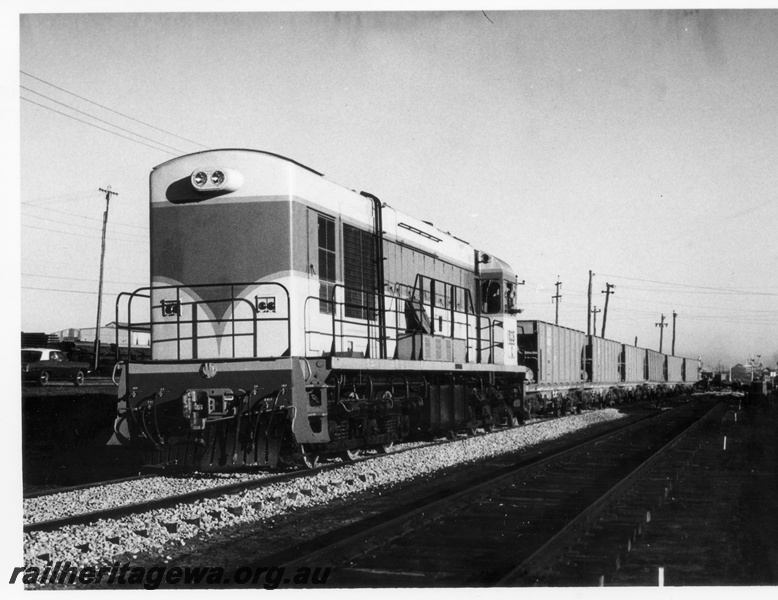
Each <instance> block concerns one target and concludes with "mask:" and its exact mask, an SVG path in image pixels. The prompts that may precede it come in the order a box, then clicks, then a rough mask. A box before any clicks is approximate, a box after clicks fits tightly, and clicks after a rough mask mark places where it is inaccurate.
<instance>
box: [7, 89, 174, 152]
mask: <svg viewBox="0 0 778 600" xmlns="http://www.w3.org/2000/svg"><path fill="white" fill-rule="evenodd" d="M19 87H20V88H22V89H23V90H26V91H28V92H32V93H33V94H36V95H38V96H41V97H43V98H46V100H50V101H51V102H54V103H55V104H59V105H60V106H64V107H65V108H69V109H70V110H74V111H76V112H77V113H80V114H82V115H86V116H87V117H89V118H91V119H94V120H95V121H99V122H100V123H105V124H106V125H110V126H111V127H116V129H119V130H120V131H125V132H127V133H129V134H130V135H134V136H137V137H139V138H141V139H144V140H147V141H149V142H152V143H153V144H159V145H160V146H165V147H166V148H170V149H171V150H175V151H176V152H179V153H181V154H186V152H185V151H184V150H180V149H179V148H176V147H174V146H170V145H169V144H164V143H162V142H159V141H157V140H152V139H151V138H148V137H146V136H145V135H141V134H139V133H135V132H134V131H131V130H129V129H125V128H124V127H121V126H119V125H116V124H115V123H111V122H110V121H106V120H105V119H101V118H100V117H96V116H94V115H92V114H90V113H88V112H84V111H83V110H79V109H78V108H74V107H72V106H70V105H69V104H65V103H64V102H60V101H59V100H55V99H54V98H50V97H49V96H46V95H45V94H41V93H40V92H36V91H35V90H31V89H30V88H28V87H24V86H23V85H20V86H19Z"/></svg>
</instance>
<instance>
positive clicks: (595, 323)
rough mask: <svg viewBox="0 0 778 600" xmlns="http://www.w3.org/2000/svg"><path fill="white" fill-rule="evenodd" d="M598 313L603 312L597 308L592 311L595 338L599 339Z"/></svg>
mask: <svg viewBox="0 0 778 600" xmlns="http://www.w3.org/2000/svg"><path fill="white" fill-rule="evenodd" d="M598 312H602V310H601V309H599V308H597V307H596V306H595V307H594V308H593V309H592V314H593V315H594V336H595V337H597V313H598Z"/></svg>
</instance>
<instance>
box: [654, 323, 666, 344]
mask: <svg viewBox="0 0 778 600" xmlns="http://www.w3.org/2000/svg"><path fill="white" fill-rule="evenodd" d="M654 325H655V326H656V327H659V351H660V352H661V351H662V339H663V337H664V332H665V327H667V323H665V316H664V315H662V318H661V320H660V321H659V323H654Z"/></svg>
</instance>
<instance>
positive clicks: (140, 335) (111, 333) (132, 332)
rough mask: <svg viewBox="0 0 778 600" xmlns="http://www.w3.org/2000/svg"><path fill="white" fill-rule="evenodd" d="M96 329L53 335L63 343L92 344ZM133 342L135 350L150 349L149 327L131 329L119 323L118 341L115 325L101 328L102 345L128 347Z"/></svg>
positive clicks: (90, 328)
mask: <svg viewBox="0 0 778 600" xmlns="http://www.w3.org/2000/svg"><path fill="white" fill-rule="evenodd" d="M96 331H97V329H96V328H94V327H85V328H83V329H63V330H62V331H57V332H55V333H54V334H53V335H57V336H59V339H60V341H63V342H92V343H94V341H95V332H96ZM129 341H132V347H133V348H148V347H150V346H151V332H150V331H149V329H148V328H147V327H145V328H144V327H138V326H133V327H132V329H129V328H128V327H127V325H126V324H125V323H119V327H118V339H117V328H116V327H115V323H108V325H106V326H104V327H101V328H100V345H106V346H107V345H109V344H117V345H119V346H121V347H126V346H127V343H128V342H129Z"/></svg>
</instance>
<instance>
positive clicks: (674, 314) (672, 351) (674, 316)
mask: <svg viewBox="0 0 778 600" xmlns="http://www.w3.org/2000/svg"><path fill="white" fill-rule="evenodd" d="M677 316H678V313H677V312H675V311H673V349H672V350H671V351H670V354H672V355H673V356H675V319H676V317H677Z"/></svg>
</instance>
